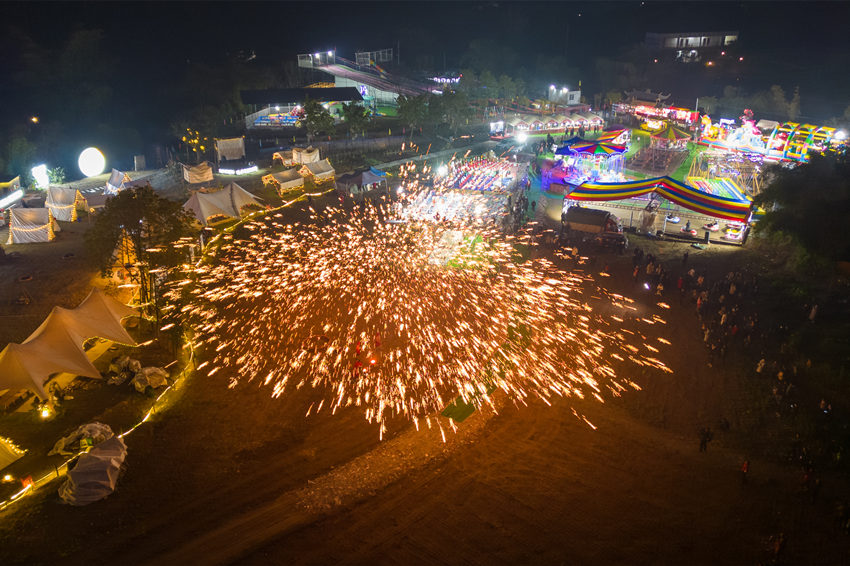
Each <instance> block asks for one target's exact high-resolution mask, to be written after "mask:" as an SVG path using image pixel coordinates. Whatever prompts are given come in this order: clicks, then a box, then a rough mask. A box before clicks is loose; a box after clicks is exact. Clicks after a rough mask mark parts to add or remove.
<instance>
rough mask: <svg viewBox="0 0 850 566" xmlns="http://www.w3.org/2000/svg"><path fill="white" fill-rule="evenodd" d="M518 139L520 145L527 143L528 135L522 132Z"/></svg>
mask: <svg viewBox="0 0 850 566" xmlns="http://www.w3.org/2000/svg"><path fill="white" fill-rule="evenodd" d="M516 139H517V141H518V142H519V143H525V142H526V141H527V140H528V134H526V133H525V132H520V133H518V134H517V136H516Z"/></svg>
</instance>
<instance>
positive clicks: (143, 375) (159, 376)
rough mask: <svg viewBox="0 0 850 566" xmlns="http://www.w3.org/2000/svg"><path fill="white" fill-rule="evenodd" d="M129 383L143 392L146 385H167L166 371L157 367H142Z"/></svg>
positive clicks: (156, 386)
mask: <svg viewBox="0 0 850 566" xmlns="http://www.w3.org/2000/svg"><path fill="white" fill-rule="evenodd" d="M131 383H132V384H133V387H135V388H136V391H138V392H139V393H144V392H145V390H146V389H147V388H148V387H152V388H154V389H159V388H160V387H164V386H166V385H168V372H167V371H165V370H164V369H162V368H158V367H146V368H142V369H141V370H140V371H138V372H137V373H136V376H135V377H134V378H133V381H132V382H131Z"/></svg>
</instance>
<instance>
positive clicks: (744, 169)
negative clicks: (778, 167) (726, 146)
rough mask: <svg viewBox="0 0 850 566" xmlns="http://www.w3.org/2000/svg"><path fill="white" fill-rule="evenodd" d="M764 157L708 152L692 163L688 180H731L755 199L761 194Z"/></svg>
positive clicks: (737, 153)
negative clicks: (696, 178) (695, 178)
mask: <svg viewBox="0 0 850 566" xmlns="http://www.w3.org/2000/svg"><path fill="white" fill-rule="evenodd" d="M763 166H764V155H762V154H759V153H744V152H727V151H719V150H707V151H703V152H701V153H699V154H697V156H696V158H695V159H694V160H693V162H692V163H691V168H690V171H689V172H688V179H690V178H694V177H698V178H703V179H709V180H711V179H715V178H720V179H729V180H731V181H732V182H733V183H734V185H735V187H737V188H738V190H740V191H741V193H743V194H745V195H747V196H748V197H755V196H756V195H758V194H759V193H760V192H761V188H762V187H761V185H762V171H763Z"/></svg>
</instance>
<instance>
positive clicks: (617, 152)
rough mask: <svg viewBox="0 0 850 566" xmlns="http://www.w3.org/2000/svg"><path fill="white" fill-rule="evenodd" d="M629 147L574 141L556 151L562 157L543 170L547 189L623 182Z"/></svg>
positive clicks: (568, 141) (569, 141)
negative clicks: (562, 185)
mask: <svg viewBox="0 0 850 566" xmlns="http://www.w3.org/2000/svg"><path fill="white" fill-rule="evenodd" d="M627 149H628V148H627V147H626V146H624V145H614V144H610V143H600V142H598V141H587V140H583V139H581V138H573V139H571V140H567V141H566V142H564V145H563V146H562V147H560V148H558V149H557V150H556V151H555V155H556V156H562V158H561V160H559V161H558V162H552V163H548V164H546V165H548V166H544V168H543V169H542V170H543V180H542V185H543V189H544V190H547V189H548V187H549V186H550V185H551V183H553V182H555V183H561V184H571V185H580V184H581V183H583V182H585V181H623V180H625V176H624V175H623V170H624V163H625V157H624V156H625V153H626V151H627Z"/></svg>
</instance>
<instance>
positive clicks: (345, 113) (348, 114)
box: [342, 101, 369, 138]
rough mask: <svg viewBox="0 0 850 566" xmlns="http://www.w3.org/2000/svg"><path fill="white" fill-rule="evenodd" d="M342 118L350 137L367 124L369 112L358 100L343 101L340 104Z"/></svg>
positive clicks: (354, 136) (353, 136)
mask: <svg viewBox="0 0 850 566" xmlns="http://www.w3.org/2000/svg"><path fill="white" fill-rule="evenodd" d="M342 119H343V121H344V122H345V129H346V130H347V131H348V133H349V134H350V135H351V137H352V138H356V137H357V134H359V133H360V132H362V131H364V130H365V129H366V127H367V126H368V125H369V113H368V112H367V111H366V109H365V108H363V105H362V104H360V103H359V102H353V101H352V102H344V103H343V104H342Z"/></svg>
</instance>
